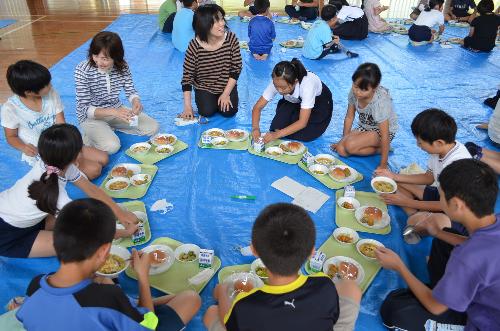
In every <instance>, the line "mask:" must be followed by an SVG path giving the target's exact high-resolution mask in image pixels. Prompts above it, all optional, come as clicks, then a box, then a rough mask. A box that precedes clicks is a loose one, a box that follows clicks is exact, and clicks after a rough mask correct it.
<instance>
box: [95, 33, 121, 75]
mask: <svg viewBox="0 0 500 331" xmlns="http://www.w3.org/2000/svg"><path fill="white" fill-rule="evenodd" d="M101 51H104V54H106V55H107V56H108V57H110V58H112V59H113V62H114V63H113V65H114V66H115V67H116V69H118V70H119V71H123V70H125V69H126V68H127V62H126V61H125V59H124V58H123V57H124V56H125V51H124V49H123V43H122V40H121V38H120V36H119V35H118V34H117V33H114V32H110V31H101V32H99V33H98V34H96V35H95V36H94V38H92V41H91V42H90V47H89V52H88V55H87V57H88V61H89V63H90V64H91V65H92V66H93V67H97V64H96V63H95V61H94V59H93V58H92V55H99V53H100V52H101Z"/></svg>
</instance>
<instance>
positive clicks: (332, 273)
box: [326, 264, 339, 278]
mask: <svg viewBox="0 0 500 331" xmlns="http://www.w3.org/2000/svg"><path fill="white" fill-rule="evenodd" d="M338 272H339V268H338V267H337V266H336V265H335V264H330V265H329V266H328V272H327V273H326V274H327V275H328V277H330V278H333V277H335V276H336V275H337V273H338Z"/></svg>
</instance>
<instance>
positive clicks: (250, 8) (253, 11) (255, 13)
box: [248, 6, 258, 16]
mask: <svg viewBox="0 0 500 331" xmlns="http://www.w3.org/2000/svg"><path fill="white" fill-rule="evenodd" d="M248 11H249V12H251V13H252V15H253V16H255V15H257V14H258V12H257V8H255V6H250V7H248Z"/></svg>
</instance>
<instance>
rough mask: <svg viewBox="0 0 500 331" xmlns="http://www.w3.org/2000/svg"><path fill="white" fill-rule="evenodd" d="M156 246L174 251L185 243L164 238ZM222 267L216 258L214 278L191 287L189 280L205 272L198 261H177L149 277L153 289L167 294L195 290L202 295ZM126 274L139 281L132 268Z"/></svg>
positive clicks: (215, 257)
mask: <svg viewBox="0 0 500 331" xmlns="http://www.w3.org/2000/svg"><path fill="white" fill-rule="evenodd" d="M155 244H157V245H158V244H163V245H167V246H170V248H172V250H175V249H176V248H177V247H179V246H180V245H182V244H183V243H181V242H180V241H177V240H175V239H171V238H167V237H162V238H158V239H156V240H153V242H152V243H151V245H155ZM220 266H221V260H220V259H219V257H217V256H214V259H213V264H212V269H214V274H213V276H212V277H211V278H210V279H209V280H207V281H206V282H204V283H202V284H199V285H191V284H189V282H188V278H191V277H193V276H194V275H196V274H198V272H200V271H201V270H203V269H202V268H200V267H199V266H198V260H196V261H194V262H186V263H183V262H179V261H177V260H175V262H174V264H173V265H172V266H171V267H170V269H168V270H167V271H165V272H163V273H161V274H157V275H153V276H149V283H150V285H151V287H154V288H155V289H157V290H160V291H162V292H165V293H167V294H176V293H180V292H182V291H185V290H194V291H197V292H198V293H200V292H201V291H202V290H203V289H204V288H205V286H206V285H207V284H208V282H209V281H210V280H211V279H212V278H213V277H214V276H215V274H216V273H217V270H219V268H220ZM125 273H126V274H127V276H129V277H130V278H133V279H137V275H136V273H135V271H134V270H133V269H132V267H129V268H128V269H127V271H125Z"/></svg>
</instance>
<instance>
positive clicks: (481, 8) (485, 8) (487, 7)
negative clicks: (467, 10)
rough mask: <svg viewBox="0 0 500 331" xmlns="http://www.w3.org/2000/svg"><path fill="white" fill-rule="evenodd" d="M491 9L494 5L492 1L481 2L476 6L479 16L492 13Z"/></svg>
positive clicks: (482, 0) (484, 0)
mask: <svg viewBox="0 0 500 331" xmlns="http://www.w3.org/2000/svg"><path fill="white" fill-rule="evenodd" d="M493 9H495V4H494V3H493V0H481V1H479V3H478V4H477V11H478V12H479V14H481V15H484V14H487V13H490V12H492V11H493Z"/></svg>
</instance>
